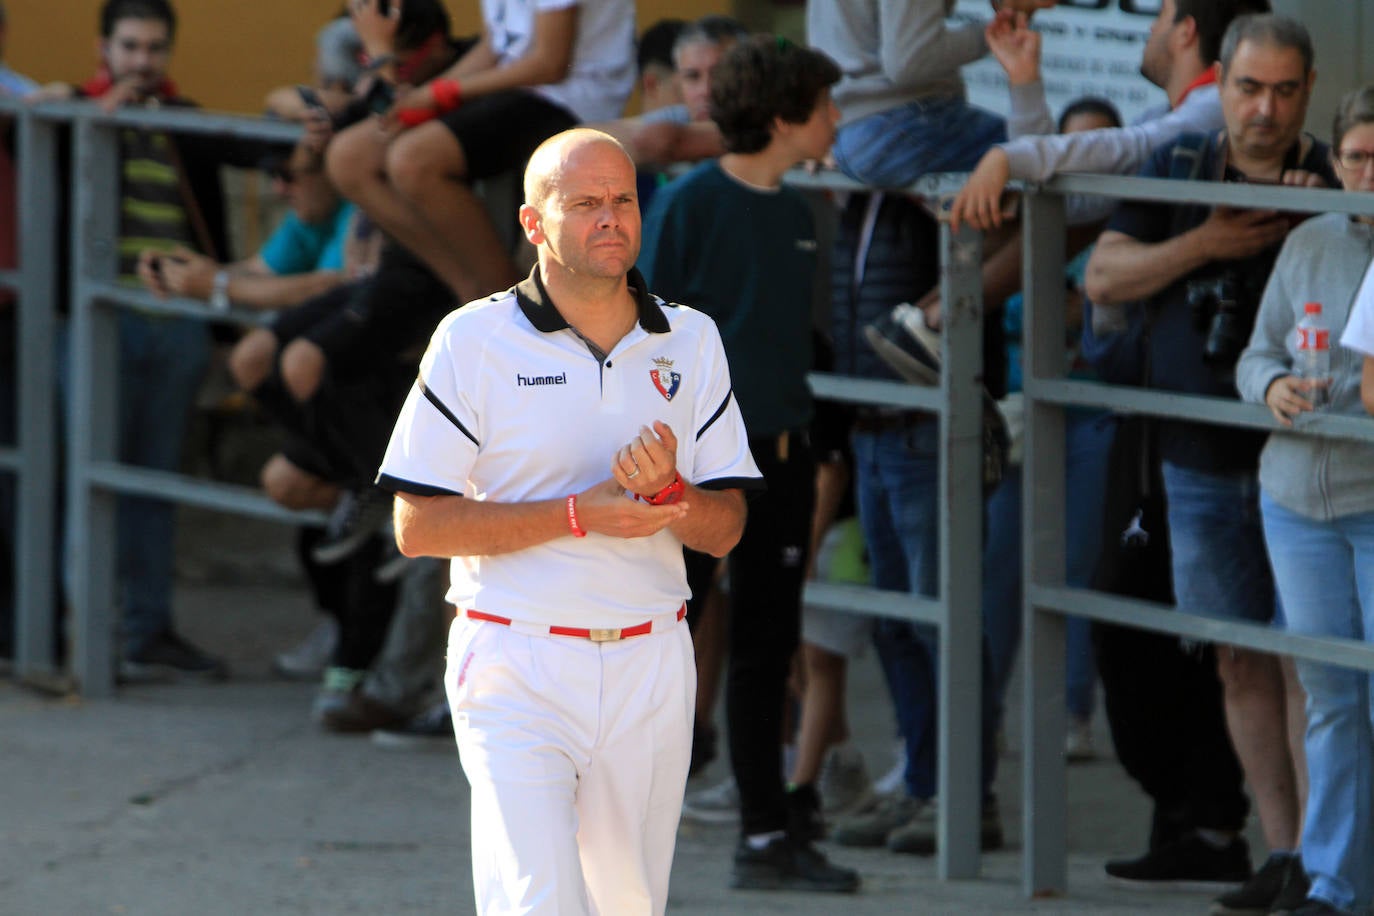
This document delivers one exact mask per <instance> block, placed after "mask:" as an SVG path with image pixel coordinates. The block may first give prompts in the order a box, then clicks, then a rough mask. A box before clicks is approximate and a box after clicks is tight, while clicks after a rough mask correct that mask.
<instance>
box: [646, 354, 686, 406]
mask: <svg viewBox="0 0 1374 916" xmlns="http://www.w3.org/2000/svg"><path fill="white" fill-rule="evenodd" d="M649 378H650V380H652V381H653V383H654V387H655V388H657V389H658V393H659V394H661V395H663V399H664V400H665V401H671V400H672V399H673V395H675V394H677V388H678V386H679V385H681V384H682V375H681V373H678V372H674V371H673V361H672V360H671V359H668V358H666V357H663V356H656V357H654V368H652V369H650V370H649Z"/></svg>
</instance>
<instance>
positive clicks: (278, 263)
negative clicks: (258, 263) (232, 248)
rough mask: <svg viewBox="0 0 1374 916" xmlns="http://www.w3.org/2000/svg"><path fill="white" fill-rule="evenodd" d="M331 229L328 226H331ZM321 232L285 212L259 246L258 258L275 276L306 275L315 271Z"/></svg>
mask: <svg viewBox="0 0 1374 916" xmlns="http://www.w3.org/2000/svg"><path fill="white" fill-rule="evenodd" d="M331 226H332V223H331ZM321 236H322V233H320V232H318V231H316V230H315V229H313V228H312V227H310V226H307V225H306V224H305V223H302V222H301V221H300V219H299V218H297V216H296V214H294V213H288V214H286V216H285V217H284V218H283V219H282V221H281V222H280V223H278V224H277V228H276V230H275V231H274V232H273V233H272V235H271V236H269V237H268V239H267V242H266V243H265V244H263V246H262V251H260V252H259V253H258V256H259V257H260V258H262V261H263V263H264V264H266V265H267V269H268V270H270V271H272V273H274V274H276V275H277V276H279V277H285V276H290V275H292V274H303V273H309V272H310V271H312V270H314V269H315V264H316V263H317V262H318V261H319V257H320V252H321V251H322V250H323V248H324V240H323V239H322V237H321Z"/></svg>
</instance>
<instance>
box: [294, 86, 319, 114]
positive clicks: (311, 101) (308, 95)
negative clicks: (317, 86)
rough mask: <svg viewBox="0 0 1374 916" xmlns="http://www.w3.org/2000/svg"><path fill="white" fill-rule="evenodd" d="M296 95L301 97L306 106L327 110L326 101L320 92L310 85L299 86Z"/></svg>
mask: <svg viewBox="0 0 1374 916" xmlns="http://www.w3.org/2000/svg"><path fill="white" fill-rule="evenodd" d="M296 95H298V96H300V97H301V101H302V102H303V103H305V107H306V108H316V109H319V110H320V111H324V110H325V107H324V101H323V100H322V99H321V98H320V94H319V93H318V92H316V91H315V90H314V89H311V88H310V87H309V86H297V87H296Z"/></svg>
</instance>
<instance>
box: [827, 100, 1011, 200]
mask: <svg viewBox="0 0 1374 916" xmlns="http://www.w3.org/2000/svg"><path fill="white" fill-rule="evenodd" d="M1006 139H1007V124H1006V122H1005V121H1004V120H1002V119H1001V118H1000V117H998V116H997V115H995V114H993V113H992V112H990V111H985V110H984V109H982V108H977V107H975V106H973V105H970V104H969V103H968V102H966V101H965V100H963V99H961V98H959V97H958V96H944V97H939V98H930V99H920V100H918V101H914V102H908V103H906V104H905V105H898V106H897V107H895V108H889V109H887V110H885V111H879V112H875V113H873V114H871V115H867V116H865V117H862V118H860V119H859V120H857V121H853V122H851V123H849V124H846V125H844V126H843V127H841V128H840V130H839V133H838V134H837V135H836V137H835V150H834V152H835V164H836V165H838V166H839V167H840V169H841V170H842V171H843V172H844V173H845V174H846V175H848V176H849V177H850V178H853V179H854V180H855V181H861V182H863V183H864V184H867V185H872V186H874V187H879V188H903V187H906V186H907V185H910V184H912V183H913V182H915V181H916V180H917V179H919V178H920V177H921V176H922V175H929V174H933V173H936V172H971V171H973V168H974V166H976V165H977V164H978V160H979V159H981V158H983V154H984V153H986V152H987V151H988V149H989V148H990V147H992V146H993V145H994V144H997V143H1003V142H1005V141H1006Z"/></svg>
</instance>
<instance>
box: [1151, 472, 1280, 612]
mask: <svg viewBox="0 0 1374 916" xmlns="http://www.w3.org/2000/svg"><path fill="white" fill-rule="evenodd" d="M1164 493H1165V496H1166V498H1167V500H1168V506H1169V539H1170V545H1171V547H1172V551H1173V573H1174V603H1175V604H1176V605H1177V606H1178V609H1179V610H1180V611H1184V612H1186V613H1189V614H1196V615H1197V616H1199V617H1215V618H1220V619H1224V620H1245V621H1250V622H1252V623H1272V624H1273V625H1274V626H1275V627H1279V628H1282V626H1283V614H1282V611H1281V610H1280V609H1279V603H1278V599H1277V596H1276V594H1275V592H1274V577H1273V573H1272V571H1271V570H1270V567H1269V555H1268V553H1267V552H1266V551H1265V546H1264V526H1263V523H1262V521H1261V519H1260V510H1259V477H1258V474H1257V473H1255V472H1243V473H1215V472H1211V471H1198V470H1194V469H1192V468H1185V467H1182V466H1181V465H1177V464H1171V463H1169V462H1167V461H1166V462H1165V463H1164Z"/></svg>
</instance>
